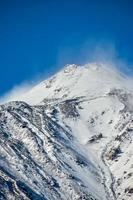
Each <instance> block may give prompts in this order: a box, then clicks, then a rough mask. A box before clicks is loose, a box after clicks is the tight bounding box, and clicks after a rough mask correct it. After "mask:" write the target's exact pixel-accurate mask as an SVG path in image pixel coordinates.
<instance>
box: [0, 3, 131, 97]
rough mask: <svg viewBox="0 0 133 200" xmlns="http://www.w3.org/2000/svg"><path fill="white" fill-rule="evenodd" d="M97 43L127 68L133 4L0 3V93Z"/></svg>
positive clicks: (81, 58) (80, 59)
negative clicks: (120, 60)
mask: <svg viewBox="0 0 133 200" xmlns="http://www.w3.org/2000/svg"><path fill="white" fill-rule="evenodd" d="M98 45H99V46H102V47H103V48H104V52H106V51H107V52H108V51H109V54H115V56H117V57H118V58H120V59H122V60H124V61H125V62H127V63H128V64H129V65H130V66H132V63H133V56H132V52H133V1H132V0H67V1H66V0H19V1H18V0H16V1H15V0H12V1H11V0H4V1H3V0H0V72H1V73H0V74H1V76H0V95H2V94H4V93H5V92H7V91H8V90H10V89H11V88H12V87H14V86H15V85H19V84H20V83H22V82H23V81H26V80H32V79H33V78H34V77H36V76H39V75H40V74H44V75H46V76H47V75H48V74H51V73H53V72H55V71H56V70H57V69H59V68H60V67H61V66H62V65H64V64H67V63H77V64H82V63H84V62H86V61H88V60H89V57H91V55H92V51H94V49H95V47H96V46H98ZM109 49H111V50H109ZM114 51H115V52H114ZM108 56H109V55H108ZM111 56H112V55H111ZM87 59H88V60H87ZM130 68H131V70H133V68H132V67H130Z"/></svg>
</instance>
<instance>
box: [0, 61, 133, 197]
mask: <svg viewBox="0 0 133 200" xmlns="http://www.w3.org/2000/svg"><path fill="white" fill-rule="evenodd" d="M132 99H133V94H132V91H130V90H129V89H128V88H127V87H126V78H125V77H124V76H123V75H121V74H120V73H118V72H117V71H114V70H111V69H110V68H107V67H105V66H104V65H100V64H89V65H86V66H81V67H80V66H76V65H67V66H66V67H65V68H63V70H61V71H60V72H59V73H57V74H56V75H54V76H53V77H51V78H50V79H48V80H46V81H43V82H41V83H40V84H39V85H37V86H35V87H34V88H33V89H32V90H31V91H29V92H28V93H26V94H23V95H22V96H20V97H19V98H18V99H16V100H17V101H14V102H10V103H7V104H4V105H1V106H0V155H1V157H0V188H1V190H0V199H50V200H54V199H65V200H66V199H70V200H71V199H72V200H73V199H88V200H100V199H101V200H104V199H105V200H106V199H108V200H115V199H118V200H120V199H121V200H122V199H123V200H124V199H125V200H126V199H129V200H131V199H132V196H133V166H132V163H133V142H132V139H133V119H132V118H133V115H132V112H133V106H132ZM20 100H21V101H20Z"/></svg>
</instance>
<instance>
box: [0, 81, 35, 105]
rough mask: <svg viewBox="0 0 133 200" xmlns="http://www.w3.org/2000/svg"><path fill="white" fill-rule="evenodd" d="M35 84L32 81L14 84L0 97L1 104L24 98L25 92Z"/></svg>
mask: <svg viewBox="0 0 133 200" xmlns="http://www.w3.org/2000/svg"><path fill="white" fill-rule="evenodd" d="M33 86H34V84H33V83H32V82H29V83H28V82H27V83H26V82H25V83H22V84H20V85H18V86H14V87H13V88H12V89H11V90H10V91H8V92H7V93H5V94H4V95H3V96H2V97H1V98H0V104H3V103H7V102H9V101H20V100H23V96H24V94H25V93H27V92H28V91H29V90H30V89H31V88H32V87H33Z"/></svg>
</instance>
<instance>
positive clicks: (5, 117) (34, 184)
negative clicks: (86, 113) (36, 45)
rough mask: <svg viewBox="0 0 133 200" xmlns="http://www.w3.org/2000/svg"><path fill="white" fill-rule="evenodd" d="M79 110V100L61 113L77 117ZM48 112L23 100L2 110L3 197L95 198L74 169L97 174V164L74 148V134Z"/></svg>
mask: <svg viewBox="0 0 133 200" xmlns="http://www.w3.org/2000/svg"><path fill="white" fill-rule="evenodd" d="M76 106H77V103H75V101H74V102H71V101H66V102H65V103H63V104H62V105H61V110H62V112H63V113H64V114H65V115H66V116H67V117H74V118H75V117H78V112H77V108H76ZM53 109H54V110H56V108H53V107H52V108H51V110H52V114H51V115H52V116H53V115H54V114H56V111H54V110H53ZM45 111H46V106H29V105H28V104H26V103H24V102H11V103H9V104H6V105H2V106H0V199H1V200H10V199H11V200H18V199H21V200H29V199H31V200H57V199H66V198H68V199H69V198H70V199H88V200H89V199H96V198H94V197H93V194H90V193H89V191H88V190H87V189H86V187H85V186H84V183H82V180H80V179H79V177H78V175H77V176H76V175H73V173H74V171H75V169H74V166H77V167H79V168H86V169H87V168H88V170H90V168H92V171H94V173H95V174H96V172H95V169H94V166H93V164H91V163H89V164H88V161H87V160H86V159H85V157H84V156H83V155H82V154H81V153H80V152H78V148H77V150H75V149H74V148H73V146H72V140H73V137H72V135H71V132H68V131H66V130H65V129H64V128H63V127H61V125H59V124H58V123H57V122H56V121H55V120H53V119H52V118H51V117H49V116H48V115H47V114H46V112H45ZM70 161H71V162H73V165H70V164H69V163H71V162H70ZM73 176H74V177H75V178H70V177H73ZM97 176H98V174H97ZM77 180H79V182H81V184H79V182H78V181H77ZM66 191H67V192H66Z"/></svg>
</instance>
